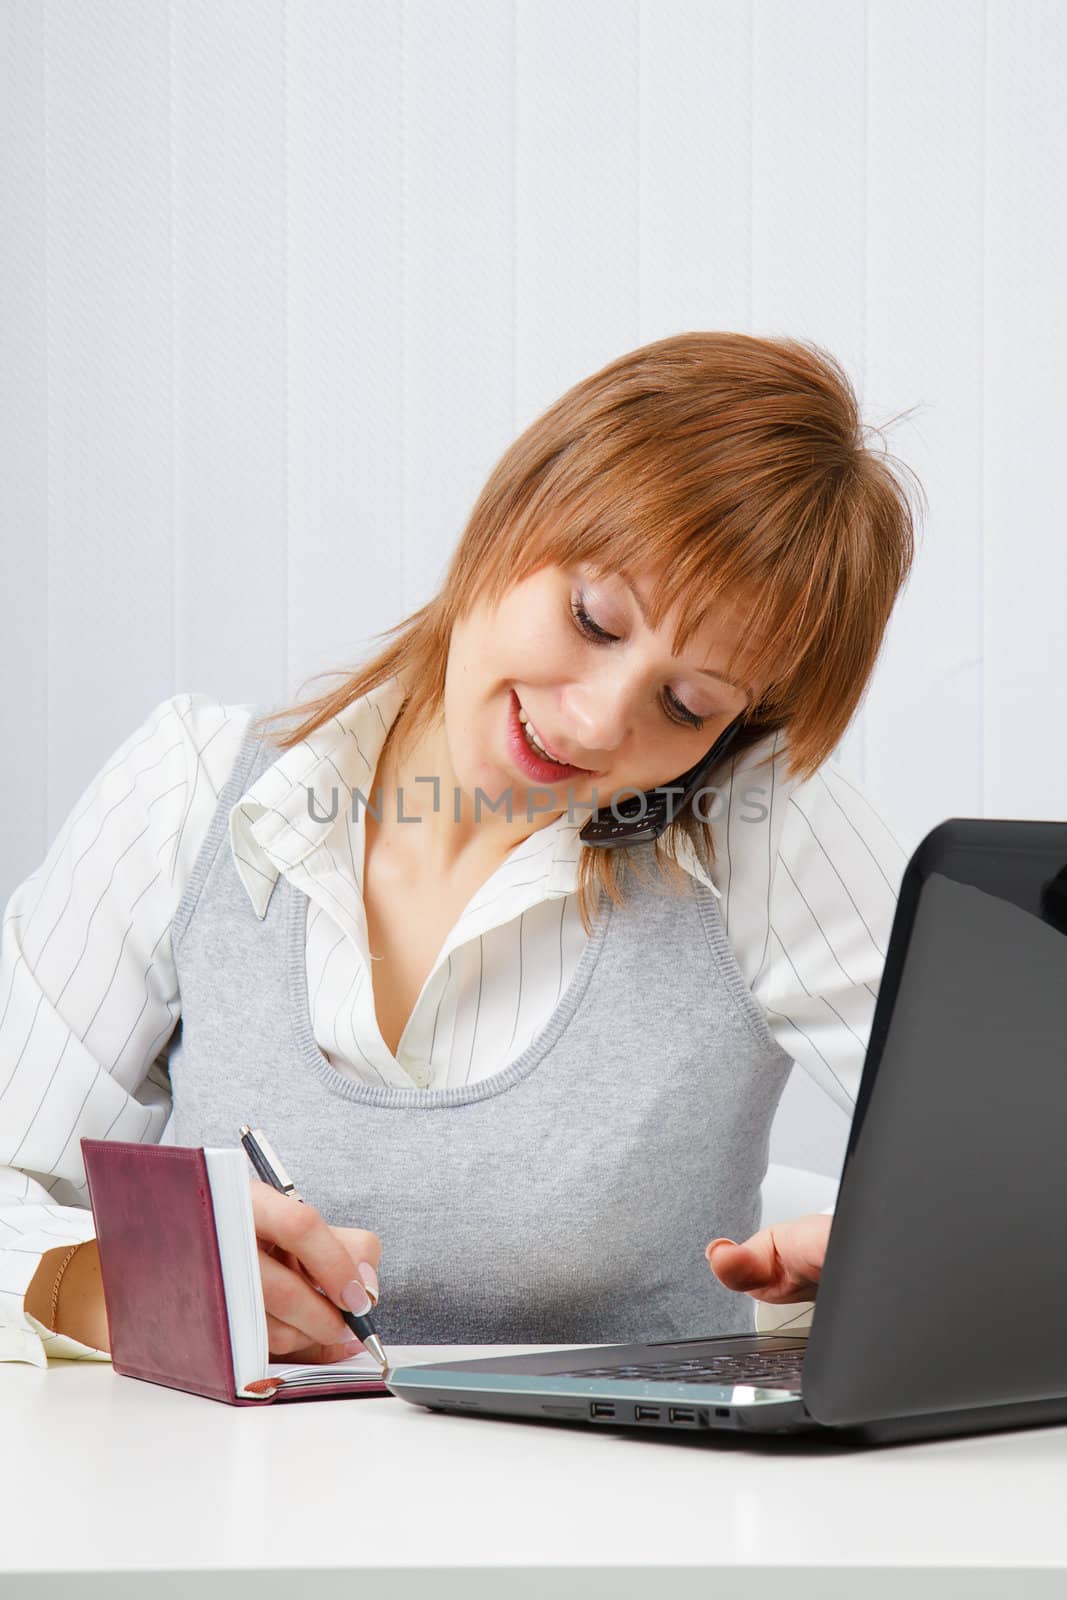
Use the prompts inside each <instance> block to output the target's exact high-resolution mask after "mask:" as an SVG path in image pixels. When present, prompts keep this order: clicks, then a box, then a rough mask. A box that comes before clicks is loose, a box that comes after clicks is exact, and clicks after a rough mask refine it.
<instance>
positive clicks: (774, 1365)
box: [553, 1348, 804, 1389]
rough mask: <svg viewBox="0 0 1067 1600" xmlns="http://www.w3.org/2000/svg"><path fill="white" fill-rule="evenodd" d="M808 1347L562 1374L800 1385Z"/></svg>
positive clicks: (580, 1369) (759, 1385)
mask: <svg viewBox="0 0 1067 1600" xmlns="http://www.w3.org/2000/svg"><path fill="white" fill-rule="evenodd" d="M803 1365H804V1350H803V1348H801V1349H798V1350H767V1351H760V1350H751V1351H748V1352H747V1353H745V1354H736V1355H716V1356H702V1357H698V1356H692V1357H690V1358H688V1359H687V1360H685V1361H677V1360H676V1361H643V1362H641V1363H639V1364H623V1365H620V1366H616V1367H578V1368H576V1369H575V1371H573V1372H560V1373H556V1374H553V1376H556V1377H560V1378H628V1379H633V1378H639V1379H645V1380H648V1381H649V1382H652V1383H718V1384H734V1383H744V1384H749V1385H751V1386H752V1387H754V1388H760V1389H799V1388H800V1376H801V1370H802V1368H803Z"/></svg>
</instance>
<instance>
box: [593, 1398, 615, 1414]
mask: <svg viewBox="0 0 1067 1600" xmlns="http://www.w3.org/2000/svg"><path fill="white" fill-rule="evenodd" d="M589 1413H590V1415H591V1416H594V1417H613V1416H614V1415H615V1407H614V1406H609V1405H608V1403H607V1401H606V1400H594V1401H593V1403H592V1405H591V1406H590V1407H589Z"/></svg>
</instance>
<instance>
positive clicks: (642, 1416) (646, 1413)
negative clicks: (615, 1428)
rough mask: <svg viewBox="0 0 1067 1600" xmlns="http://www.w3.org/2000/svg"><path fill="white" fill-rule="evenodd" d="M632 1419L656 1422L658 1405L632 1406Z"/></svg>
mask: <svg viewBox="0 0 1067 1600" xmlns="http://www.w3.org/2000/svg"><path fill="white" fill-rule="evenodd" d="M634 1419H635V1421H637V1422H658V1421H659V1406H634Z"/></svg>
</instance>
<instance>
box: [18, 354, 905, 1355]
mask: <svg viewBox="0 0 1067 1600" xmlns="http://www.w3.org/2000/svg"><path fill="white" fill-rule="evenodd" d="M864 433H865V429H864V426H863V425H862V423H861V422H860V419H859V412H858V407H857V403H856V399H855V396H854V394H853V392H852V390H851V388H850V386H849V383H848V380H847V378H846V377H845V375H844V373H843V372H842V370H841V369H840V368H839V366H838V365H837V364H836V363H835V362H834V361H833V360H832V358H830V357H828V356H827V355H826V354H825V353H824V352H821V351H818V350H817V349H814V348H813V347H809V346H806V345H803V344H801V343H798V342H795V341H789V340H765V339H756V338H751V337H747V336H744V335H740V334H720V333H690V334H684V335H680V336H678V337H676V338H669V339H664V340H660V341H658V342H656V343H654V344H651V345H648V346H645V347H643V348H641V349H639V350H636V351H634V352H631V353H630V354H628V355H626V356H623V357H622V358H621V359H619V360H617V361H615V362H613V363H611V364H610V365H609V366H607V367H605V368H604V369H603V370H602V371H600V372H598V373H595V374H594V375H593V376H592V377H590V378H588V379H586V380H585V381H584V382H582V383H579V384H578V385H577V386H576V387H575V388H573V389H572V390H570V391H569V392H568V393H567V394H565V395H564V396H563V397H562V398H561V399H560V400H559V401H558V402H557V403H556V404H555V405H553V406H552V407H550V408H549V410H548V411H546V412H545V413H544V415H543V416H541V417H539V418H538V419H537V420H536V421H535V422H534V423H533V424H532V425H531V426H530V427H529V428H528V429H527V430H526V431H525V432H524V433H523V434H522V435H521V436H520V437H519V438H518V439H517V440H516V441H515V442H514V444H513V445H512V446H511V447H510V448H509V449H508V450H507V451H506V452H505V454H504V456H503V457H502V459H501V460H500V462H499V463H498V464H497V466H496V467H495V468H494V470H493V472H492V474H491V475H490V477H489V480H488V482H487V483H486V485H485V487H484V489H483V490H482V493H481V495H480V496H479V498H478V501H477V503H476V505H475V507H474V510H473V512H472V514H471V517H470V520H469V522H468V525H467V528H466V530H465V532H464V534H463V537H462V539H461V541H460V544H459V547H458V549H457V550H456V552H455V555H454V557H453V560H452V562H451V565H450V568H449V570H448V573H447V575H446V578H445V581H444V583H443V585H442V587H441V590H440V592H439V593H438V594H437V595H436V596H435V598H434V599H433V600H432V601H430V602H429V603H428V604H427V605H425V606H423V607H422V608H421V609H420V610H419V611H418V612H416V613H415V614H414V615H413V616H412V617H409V618H408V619H407V620H406V621H405V622H403V623H401V624H399V625H398V626H397V627H396V628H394V629H392V630H391V635H392V636H393V638H392V642H391V643H389V644H388V645H387V647H386V648H385V649H383V650H382V651H381V652H380V654H379V655H377V656H376V657H375V658H374V659H373V660H372V661H371V662H370V663H368V664H367V665H365V666H363V667H362V668H360V669H359V670H357V671H356V672H354V673H352V674H348V675H342V677H343V681H342V682H341V683H340V684H339V686H338V687H337V688H336V689H334V690H332V691H331V692H329V693H327V694H325V695H323V696H322V697H321V698H318V699H315V700H312V701H310V702H308V703H306V704H303V705H300V706H297V707H296V708H293V709H290V710H283V711H276V712H274V713H272V714H271V715H270V716H266V717H261V718H252V717H251V716H250V711H251V709H252V708H248V707H227V706H222V705H219V704H218V703H217V702H212V701H210V700H208V699H207V698H206V697H203V696H177V697H175V698H174V699H172V700H170V701H167V702H164V704H163V706H161V707H157V708H156V711H155V712H154V713H153V716H152V718H150V719H149V721H148V722H147V723H146V724H145V725H144V726H143V727H142V728H140V729H138V730H137V731H136V732H135V733H134V734H133V735H131V737H130V739H129V740H128V741H127V743H126V744H125V745H124V746H123V747H122V749H121V750H120V751H119V752H118V753H117V755H116V756H115V757H114V758H113V759H112V762H111V763H109V765H108V767H107V768H105V769H104V772H103V773H102V774H101V775H100V776H99V777H98V778H97V779H96V780H95V781H94V785H93V786H91V788H90V791H89V794H88V796H87V797H83V801H82V802H81V803H80V805H79V807H78V808H76V810H75V812H74V813H73V814H72V816H71V818H70V819H68V822H67V824H66V825H65V827H64V830H63V831H62V833H61V835H60V837H59V839H57V841H56V844H55V845H54V846H53V849H52V851H51V852H50V854H49V858H48V860H47V861H46V862H45V864H44V866H43V868H42V869H41V871H40V872H38V873H35V874H34V875H33V876H32V877H31V878H30V879H29V880H28V881H27V883H26V884H24V885H22V886H21V888H20V889H18V890H16V892H15V895H14V896H13V897H12V902H11V905H10V907H9V913H8V920H7V923H6V926H5V933H4V949H3V967H2V969H0V1017H2V1018H3V1019H4V1020H0V1163H4V1164H5V1166H4V1168H3V1170H2V1172H0V1178H2V1179H3V1182H4V1187H3V1189H2V1191H0V1193H2V1195H3V1196H4V1198H6V1200H7V1202H8V1203H7V1204H6V1205H5V1207H4V1211H3V1220H4V1222H5V1227H4V1230H3V1232H4V1245H5V1246H6V1248H3V1249H0V1273H2V1274H3V1277H2V1279H0V1295H2V1298H0V1307H2V1308H3V1310H2V1316H3V1324H4V1325H3V1327H2V1328H0V1340H3V1341H5V1342H2V1343H0V1355H3V1354H6V1355H7V1356H8V1357H9V1358H11V1359H23V1360H29V1361H36V1362H38V1363H39V1364H40V1363H43V1361H44V1359H45V1352H47V1353H48V1354H65V1355H71V1356H92V1355H94V1354H96V1355H101V1354H103V1355H104V1356H105V1357H106V1352H107V1327H106V1319H105V1316H104V1310H103V1301H102V1295H101V1291H100V1282H99V1269H98V1262H97V1259H96V1250H95V1243H94V1241H93V1238H92V1219H91V1216H90V1215H89V1213H87V1211H86V1210H85V1206H86V1204H87V1194H86V1190H85V1185H84V1173H83V1169H82V1164H81V1160H80V1149H79V1145H78V1139H79V1138H80V1137H81V1136H83V1135H91V1136H95V1137H105V1138H107V1137H111V1138H123V1139H140V1140H158V1139H160V1138H161V1137H162V1139H163V1141H164V1142H169V1143H177V1144H201V1143H206V1144H229V1145H232V1144H234V1143H236V1140H237V1129H238V1126H239V1125H240V1124H241V1123H244V1122H247V1123H249V1124H251V1125H253V1126H255V1125H261V1126H262V1127H263V1128H264V1129H265V1130H266V1131H267V1133H268V1134H269V1135H270V1136H271V1137H272V1139H273V1140H274V1142H275V1144H276V1145H277V1148H278V1150H279V1153H280V1155H281V1156H282V1159H283V1160H284V1161H285V1163H286V1165H287V1167H288V1168H289V1169H290V1170H291V1171H292V1173H293V1174H294V1176H295V1177H296V1179H297V1181H298V1183H299V1186H300V1188H301V1191H302V1193H303V1194H304V1195H305V1197H306V1198H307V1199H308V1201H309V1202H311V1203H310V1204H309V1205H308V1206H305V1207H297V1206H294V1205H293V1204H292V1202H291V1201H289V1200H287V1199H286V1198H285V1197H284V1196H281V1195H278V1194H276V1193H275V1192H274V1191H273V1190H271V1189H269V1188H267V1187H265V1186H264V1185H262V1184H260V1183H258V1182H253V1183H252V1193H253V1209H254V1213H255V1217H256V1227H257V1233H258V1236H259V1240H260V1269H261V1275H262V1279H263V1291H264V1302H265V1305H266V1309H267V1322H268V1333H269V1342H270V1350H271V1354H272V1356H273V1357H275V1358H286V1359H294V1360H301V1361H315V1360H322V1361H330V1360H335V1359H337V1358H338V1357H340V1356H341V1355H343V1354H346V1353H348V1352H350V1350H351V1349H352V1348H353V1344H352V1342H351V1341H350V1340H349V1337H348V1334H347V1330H346V1328H345V1325H344V1323H343V1321H342V1320H341V1317H340V1314H339V1312H338V1311H337V1310H336V1307H337V1306H340V1305H348V1306H350V1307H351V1308H352V1309H355V1310H365V1309H367V1308H368V1306H369V1304H371V1303H375V1304H377V1298H378V1288H379V1286H378V1278H377V1272H376V1269H377V1267H378V1266H379V1265H380V1263H381V1258H382V1254H383V1246H384V1256H385V1262H386V1266H387V1270H388V1274H389V1280H388V1293H387V1294H386V1295H385V1297H384V1299H383V1300H382V1303H381V1305H380V1307H379V1308H378V1310H377V1311H376V1313H375V1322H376V1325H377V1327H378V1330H379V1332H380V1333H381V1336H382V1339H383V1342H384V1343H385V1344H386V1345H387V1346H388V1345H389V1344H390V1343H391V1342H393V1343H405V1344H417V1343H426V1342H439V1343H450V1342H473V1343H481V1342H485V1343H489V1342H496V1341H503V1342H514V1343H538V1342H547V1343H570V1342H574V1343H584V1342H610V1341H615V1340H625V1339H629V1338H642V1339H647V1338H669V1337H672V1336H686V1335H693V1334H702V1335H706V1334H711V1333H715V1332H723V1333H728V1332H732V1331H742V1330H744V1329H747V1328H749V1327H751V1302H750V1301H749V1300H746V1299H744V1298H743V1296H742V1295H740V1294H738V1293H737V1291H738V1290H745V1291H747V1292H748V1293H749V1295H751V1296H753V1297H754V1298H757V1299H762V1300H766V1301H770V1302H779V1303H780V1302H788V1301H795V1300H806V1299H810V1298H811V1296H812V1295H813V1293H814V1290H815V1286H816V1284H817V1282H818V1277H819V1271H820V1266H821V1262H822V1257H823V1251H824V1249H825V1243H826V1237H827V1233H828V1229H829V1218H828V1217H826V1216H820V1217H805V1218H798V1219H796V1220H795V1221H793V1222H790V1223H786V1224H779V1225H776V1226H775V1227H773V1228H768V1229H763V1230H757V1227H756V1225H757V1223H758V1220H759V1185H760V1182H761V1180H762V1178H763V1175H764V1172H765V1168H766V1161H767V1149H768V1137H769V1130H770V1125H771V1121H772V1118H773V1114H774V1110H775V1107H776V1106H777V1103H778V1099H779V1097H780V1094H781V1091H782V1088H783V1086H784V1083H785V1081H786V1078H787V1076H788V1072H789V1070H790V1068H791V1067H792V1065H793V1061H794V1060H795V1059H803V1060H804V1064H805V1066H807V1067H808V1068H809V1070H811V1071H812V1072H813V1073H814V1074H815V1075H816V1076H817V1078H819V1080H820V1081H821V1082H822V1083H823V1085H824V1086H825V1087H827V1088H828V1090H829V1092H831V1093H832V1094H833V1095H834V1096H835V1098H836V1099H837V1100H838V1102H839V1103H840V1104H842V1105H844V1106H845V1107H846V1108H847V1107H849V1106H850V1105H851V1101H852V1095H853V1093H854V1089H855V1081H856V1078H857V1077H858V1069H859V1065H860V1064H861V1062H862V1055H863V1048H864V1045H865V1041H866V1033H867V1030H868V1029H869V1026H870V1020H871V1015H872V1012H873V1001H874V998H875V996H876V993H877V987H876V985H877V980H878V977H879V975H880V970H881V961H882V960H883V959H884V954H885V944H886V940H887V937H888V931H889V927H890V925H891V920H892V910H893V904H894V901H895V891H896V888H897V886H898V884H899V880H900V875H901V873H902V871H903V867H904V864H905V861H906V858H905V856H904V855H903V852H902V851H901V850H900V847H899V845H897V844H896V841H895V840H893V839H892V836H891V835H890V834H889V833H888V830H887V829H886V828H885V827H884V824H881V823H880V822H879V820H878V819H877V817H876V816H873V814H872V813H871V812H870V808H869V807H868V806H867V804H866V802H865V801H864V800H863V797H862V796H860V795H859V794H858V791H856V790H855V788H854V786H852V785H845V780H843V779H841V778H840V777H839V775H835V776H834V777H833V780H832V782H831V778H830V774H829V772H827V773H823V772H820V768H821V767H822V765H823V763H824V762H825V761H826V758H827V757H828V756H829V755H830V753H831V752H832V751H833V749H834V748H835V746H836V745H837V744H838V742H839V741H840V739H841V737H842V735H843V733H844V732H845V730H846V728H847V726H848V724H849V722H850V720H851V718H852V716H853V714H854V712H855V710H856V708H857V706H858V705H859V703H860V701H861V699H862V697H863V694H864V691H865V689H866V687H867V684H868V682H869V679H870V676H871V673H872V671H873V668H874V664H875V661H876V659H877V656H878V652H879V649H880V646H881V642H882V638H883V635H884V632H885V628H886V625H887V623H888V620H889V616H890V614H891V611H892V607H893V605H894V603H895V600H896V598H897V595H898V593H899V591H900V589H901V586H902V584H903V582H904V581H905V578H906V577H907V574H908V572H909V570H910V565H911V561H912V553H913V545H912V521H911V513H910V508H909V505H908V502H907V498H906V496H905V494H904V493H903V491H902V489H901V487H900V484H899V483H898V482H897V480H896V478H895V477H894V475H893V473H892V472H891V470H890V468H889V466H888V465H887V461H886V458H885V456H884V454H881V453H877V452H875V451H873V450H871V449H869V448H867V447H866V445H865V443H864V437H863V436H864ZM275 722H279V723H284V724H286V726H285V727H284V730H283V731H282V733H281V734H280V735H279V734H277V733H275V734H274V735H273V736H272V735H271V732H270V730H271V726H272V724H274V723H275ZM727 733H729V737H730V748H729V752H728V755H727V756H725V757H724V758H723V759H722V760H721V761H720V762H719V763H718V764H717V765H716V766H715V767H714V768H713V769H708V770H706V771H705V772H704V774H703V784H702V787H701V789H700V791H699V792H698V794H697V795H696V797H695V798H694V799H693V800H692V801H691V802H689V803H687V804H686V805H685V806H684V807H683V808H682V809H680V810H679V811H678V813H677V815H676V816H674V817H673V819H672V820H671V821H670V822H669V826H667V828H666V831H665V832H664V833H663V834H662V836H661V837H659V838H657V839H655V840H652V841H646V842H639V843H627V842H623V843H620V844H618V845H616V846H614V847H607V848H605V847H601V846H595V845H592V844H588V843H586V842H584V841H583V838H582V830H583V828H585V827H586V824H587V823H588V822H589V821H590V817H591V814H592V813H593V811H594V810H595V811H596V814H597V817H598V818H599V819H600V820H604V819H605V818H607V819H608V820H610V818H611V816H612V811H611V809H610V802H612V801H613V802H614V805H615V808H616V811H615V814H616V815H620V816H625V814H626V809H627V808H626V805H625V798H626V796H632V795H633V794H634V793H635V792H645V791H653V790H657V789H659V788H662V786H670V785H672V784H673V783H674V781H675V780H676V779H677V778H678V777H679V775H680V774H684V773H687V772H689V771H690V770H691V769H693V768H694V767H697V766H698V764H699V763H700V762H701V761H702V760H704V758H706V757H707V755H708V752H709V751H710V750H711V749H712V747H713V746H716V745H717V744H718V741H719V740H720V739H721V738H723V736H724V735H726V734H727ZM720 748H721V747H720ZM279 752H281V753H280V754H279ZM716 782H717V785H718V788H719V789H720V790H721V793H720V794H719V795H718V796H716V793H715V789H716ZM735 788H736V791H737V792H736V794H735ZM816 796H819V797H820V798H818V800H816ZM717 799H718V800H720V801H724V802H725V804H724V805H720V806H719V809H718V815H716V800H717ZM857 801H858V802H859V803H858V805H857V804H856V802H857ZM817 806H818V807H819V808H821V809H816V807H817ZM605 807H607V808H608V809H606V810H605ZM746 807H747V810H746V809H745V808H746ZM638 809H640V807H638ZM835 830H837V831H836V832H835ZM808 834H810V835H811V840H810V841H809V839H808V837H807V836H808ZM789 840H792V841H793V842H792V843H790V844H788V847H787V841H789ZM857 841H858V843H859V847H860V848H859V850H858V851H857ZM850 851H851V852H852V853H851V855H850V854H849V852H850ZM864 852H865V854H864ZM720 857H721V859H720ZM87 863H88V866H87V865H86V864H87ZM723 863H725V870H724V867H723ZM828 873H829V874H830V875H831V876H835V877H836V879H837V881H838V883H839V885H840V886H841V887H843V888H844V891H845V893H844V894H843V895H842V894H841V893H840V891H839V890H838V891H837V900H836V902H835V910H834V913H833V920H832V925H830V919H826V920H823V921H820V918H819V916H818V915H817V913H816V910H815V909H814V907H815V903H816V901H817V899H818V896H819V894H823V895H824V896H825V893H826V885H825V882H823V881H821V880H826V878H827V874H828ZM865 875H866V876H865ZM879 875H880V881H879ZM716 876H718V877H719V880H720V881H719V882H716ZM88 878H91V880H92V881H91V883H90V882H89V881H88ZM720 902H721V904H720ZM776 908H777V909H776ZM761 919H762V920H761ZM787 926H788V927H789V928H790V929H791V931H790V932H789V934H788V935H786V937H785V938H784V939H783V937H782V935H781V933H780V931H779V930H780V929H784V928H786V927H787ZM783 995H784V996H786V998H785V999H783V998H782V996H783ZM179 1018H180V1026H177V1025H178V1023H179ZM713 1236H714V1237H713ZM709 1239H711V1244H710V1245H709V1243H708V1241H709ZM12 1241H14V1242H13V1243H12ZM734 1241H744V1242H743V1243H736V1242H734ZM705 1251H706V1252H707V1259H705ZM316 1286H318V1287H321V1289H322V1290H323V1291H325V1292H324V1293H323V1294H320V1293H318V1292H316ZM354 1347H355V1348H359V1346H358V1341H357V1342H356V1343H355V1346H354Z"/></svg>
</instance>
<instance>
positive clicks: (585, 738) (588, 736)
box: [560, 683, 626, 756]
mask: <svg viewBox="0 0 1067 1600" xmlns="http://www.w3.org/2000/svg"><path fill="white" fill-rule="evenodd" d="M560 704H561V709H562V711H563V719H564V723H565V725H566V726H567V727H568V728H569V729H570V730H571V732H572V738H573V740H574V742H575V743H576V744H578V745H579V746H580V747H581V749H582V751H583V752H584V753H585V754H586V755H587V756H605V755H611V754H612V753H613V752H614V751H616V750H617V749H618V748H619V746H620V744H621V743H622V741H623V739H624V738H625V737H626V706H625V697H624V695H623V694H622V693H620V692H618V691H617V690H616V691H614V692H613V691H612V690H611V689H609V688H608V687H607V686H605V685H603V684H600V685H597V686H596V688H594V687H593V686H592V685H586V684H577V683H575V684H571V685H569V687H568V688H566V689H565V690H564V691H563V694H562V695H561V697H560Z"/></svg>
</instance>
